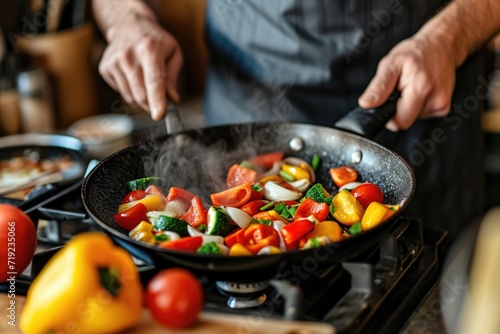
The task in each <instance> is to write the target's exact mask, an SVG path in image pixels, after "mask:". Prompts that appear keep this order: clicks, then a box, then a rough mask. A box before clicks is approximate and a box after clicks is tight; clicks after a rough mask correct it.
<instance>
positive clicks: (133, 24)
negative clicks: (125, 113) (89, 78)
mask: <svg viewBox="0 0 500 334" xmlns="http://www.w3.org/2000/svg"><path fill="white" fill-rule="evenodd" d="M106 35H107V36H106V37H107V39H108V41H109V45H108V47H107V49H106V51H105V52H104V55H103V57H102V60H101V63H100V64H99V72H100V74H101V75H102V76H103V78H104V79H105V80H106V82H107V83H108V84H109V85H110V86H111V87H112V88H113V89H115V90H116V91H118V92H120V94H121V95H122V96H123V98H124V99H125V100H126V101H127V102H128V103H132V102H136V103H137V104H138V105H139V106H140V107H141V108H143V109H144V110H146V111H149V112H150V113H151V117H152V118H153V119H155V120H159V119H161V118H162V117H163V115H164V113H165V109H166V105H167V97H168V98H169V99H171V100H173V101H174V102H178V100H179V94H178V93H177V88H176V87H177V77H178V75H179V72H180V70H181V67H182V62H183V60H182V53H181V50H180V47H179V44H178V43H177V41H176V40H175V39H174V38H173V37H172V36H171V35H170V34H169V33H167V32H166V31H165V30H164V29H163V28H162V27H160V26H159V25H158V24H157V23H156V22H152V21H150V20H147V19H142V18H131V19H130V20H128V21H127V20H125V21H121V22H120V24H119V25H117V26H114V27H112V28H111V29H109V31H108V32H107V34H106Z"/></svg>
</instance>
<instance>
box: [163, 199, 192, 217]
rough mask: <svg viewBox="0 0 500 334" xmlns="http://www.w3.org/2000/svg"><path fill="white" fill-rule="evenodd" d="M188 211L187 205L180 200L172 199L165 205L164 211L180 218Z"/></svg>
mask: <svg viewBox="0 0 500 334" xmlns="http://www.w3.org/2000/svg"><path fill="white" fill-rule="evenodd" d="M188 209H189V203H186V202H185V201H183V200H180V199H174V200H172V201H170V202H168V203H167V205H166V206H165V211H173V212H175V214H176V215H177V217H178V216H182V215H183V214H184V213H186V211H187V210H188Z"/></svg>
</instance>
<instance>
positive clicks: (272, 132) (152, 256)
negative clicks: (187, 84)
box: [82, 100, 415, 281]
mask: <svg viewBox="0 0 500 334" xmlns="http://www.w3.org/2000/svg"><path fill="white" fill-rule="evenodd" d="M377 112H380V113H386V114H389V116H388V117H389V118H390V115H394V112H395V100H391V101H389V102H388V103H387V104H386V105H384V106H383V107H381V108H379V109H378V111H377ZM368 114H369V115H368V117H370V115H373V114H374V113H373V112H370V113H368ZM346 117H353V116H352V115H347V116H346ZM354 118H355V119H359V118H360V117H359V113H358V115H355V117H354ZM361 118H362V117H361ZM344 123H345V121H344ZM347 123H348V122H347ZM341 124H342V123H341ZM363 124H365V125H368V126H370V127H372V126H373V127H374V128H376V127H377V126H378V127H379V131H380V128H381V127H383V126H384V124H383V123H381V122H380V118H376V119H375V120H372V121H368V122H365V121H363ZM272 151H284V152H285V153H286V155H288V156H295V157H299V158H302V159H304V160H306V161H311V159H312V157H313V156H314V155H315V154H318V155H320V156H321V159H322V162H321V165H320V167H319V168H318V171H317V182H320V183H322V184H324V185H326V187H327V189H332V188H333V182H332V180H331V178H330V176H329V173H328V171H329V169H330V167H334V166H340V165H349V166H353V167H354V168H355V169H356V170H357V171H358V173H359V175H360V176H361V177H362V178H363V180H364V181H369V182H373V183H376V184H377V185H379V186H380V187H381V188H382V190H383V192H384V193H385V194H386V201H387V202H389V203H393V204H400V205H401V209H400V210H399V211H398V212H397V213H396V214H395V215H394V216H393V217H392V218H390V219H389V220H387V221H386V222H384V223H383V224H381V225H379V226H377V227H375V228H373V229H371V230H369V231H366V232H364V233H362V234H360V235H357V236H354V237H351V238H348V239H345V240H343V241H341V242H338V243H334V244H330V245H327V246H323V247H320V248H317V249H309V250H302V251H292V252H285V253H283V254H278V255H263V256H250V257H221V256H208V255H199V254H191V253H185V252H177V251H172V250H167V249H161V248H159V247H155V246H151V245H147V244H145V243H141V242H139V241H135V240H133V239H131V238H130V237H129V236H128V234H127V232H126V231H124V230H123V229H121V228H120V227H119V226H118V225H117V224H116V222H115V221H114V219H113V215H114V214H115V213H116V211H117V208H118V205H119V203H120V202H121V199H122V198H123V196H124V195H125V194H126V193H127V189H126V186H125V184H126V182H127V181H129V180H133V179H137V178H140V177H144V176H150V175H154V176H158V177H160V178H162V182H161V183H160V187H161V188H162V189H165V190H168V189H169V187H171V186H177V187H181V188H186V189H188V190H191V191H192V192H193V193H195V194H197V195H198V196H200V197H201V198H204V199H208V198H209V197H208V196H209V194H210V193H213V192H216V191H220V190H222V189H223V186H224V184H225V176H226V173H227V170H228V168H229V167H230V165H232V164H233V163H239V162H241V161H242V160H244V159H249V158H251V157H252V156H255V155H257V154H260V153H266V152H272ZM414 190H415V178H414V175H413V172H412V170H411V169H410V167H409V165H408V164H407V163H406V162H405V161H404V160H403V159H402V158H401V157H400V156H398V155H397V154H395V153H394V152H392V151H390V150H388V149H387V148H385V147H382V146H381V145H379V144H377V143H375V142H373V141H371V140H369V139H366V138H363V137H361V136H359V135H356V134H353V133H350V132H348V131H345V130H341V129H333V128H327V127H322V126H317V125H308V124H292V123H249V124H236V125H227V126H217V127H209V128H205V129H201V130H190V131H183V132H180V133H177V134H175V135H167V136H163V137H158V138H154V139H151V140H147V141H145V142H141V143H138V144H135V145H133V146H130V147H128V148H126V149H124V150H122V151H119V152H117V153H115V154H113V155H112V156H110V157H108V158H107V159H105V160H104V161H102V162H101V163H100V164H99V165H98V166H97V167H96V168H95V169H94V170H93V171H92V172H91V173H90V174H89V176H88V177H87V178H86V179H85V180H84V183H83V187H82V199H83V202H84V205H85V208H86V209H87V211H88V212H89V215H90V216H91V217H92V218H93V219H94V220H95V221H96V222H97V223H98V224H99V225H100V226H101V228H103V230H104V231H105V232H106V233H108V234H109V235H110V236H111V237H112V238H113V239H114V240H115V242H117V243H118V244H120V245H122V246H123V247H125V248H126V249H128V250H129V251H130V252H131V253H132V254H134V255H135V256H136V257H138V258H141V259H143V260H144V261H146V262H150V263H154V264H155V265H156V266H158V267H160V268H161V267H168V266H173V265H175V266H181V267H185V268H188V269H190V270H192V271H194V272H198V273H200V274H204V275H207V276H210V277H213V278H215V279H219V280H227V281H256V280H266V279H269V278H271V277H274V276H275V275H277V274H279V273H281V274H283V273H286V271H287V268H290V267H291V266H293V265H294V264H295V265H297V264H298V265H302V264H304V263H310V265H311V267H312V268H313V270H314V268H318V267H319V266H320V265H322V264H327V263H333V262H338V261H341V260H345V259H348V258H352V257H354V256H356V255H358V254H359V253H361V252H362V251H363V250H365V249H367V248H369V247H371V246H372V245H374V244H375V243H377V242H378V241H379V239H380V237H381V236H383V235H385V234H386V232H388V231H389V230H390V229H391V227H392V226H393V225H394V222H395V220H396V219H397V217H398V216H399V215H400V214H401V213H402V212H404V210H405V208H406V207H407V205H408V203H409V201H410V200H411V197H412V196H413V193H414Z"/></svg>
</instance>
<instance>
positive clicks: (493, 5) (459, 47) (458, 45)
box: [415, 0, 500, 67]
mask: <svg viewBox="0 0 500 334" xmlns="http://www.w3.org/2000/svg"><path fill="white" fill-rule="evenodd" d="M498 32H500V1H498V0H455V1H452V2H451V3H450V4H449V5H448V6H446V7H445V8H444V9H443V10H442V11H441V12H440V13H438V14H437V15H436V16H435V17H434V18H432V19H431V20H430V21H429V22H427V24H425V25H424V26H423V27H422V29H421V30H420V31H419V32H418V33H417V35H416V36H415V37H417V38H418V37H425V38H431V39H436V40H437V42H438V43H439V44H441V43H442V44H444V45H446V46H448V47H450V48H451V51H452V52H453V55H452V57H453V58H452V59H453V61H454V65H455V66H456V67H458V66H460V65H461V64H462V63H463V62H464V61H465V59H466V58H467V56H468V55H470V54H471V53H473V52H474V51H475V50H477V49H478V48H479V47H480V46H481V45H482V44H483V43H485V42H486V41H488V40H489V39H490V38H491V37H493V36H494V35H495V34H497V33H498Z"/></svg>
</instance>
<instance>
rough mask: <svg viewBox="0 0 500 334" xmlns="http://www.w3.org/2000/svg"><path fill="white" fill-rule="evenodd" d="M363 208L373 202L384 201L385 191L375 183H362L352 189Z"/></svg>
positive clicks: (352, 193)
mask: <svg viewBox="0 0 500 334" xmlns="http://www.w3.org/2000/svg"><path fill="white" fill-rule="evenodd" d="M351 195H353V196H354V197H355V198H356V199H357V200H358V202H359V204H361V206H362V207H363V208H365V209H366V208H367V207H368V205H370V203H372V202H378V203H384V193H383V192H382V190H381V189H380V188H379V187H378V186H377V185H376V184H373V183H362V184H360V185H359V186H357V187H356V188H354V189H353V190H352V191H351Z"/></svg>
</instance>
